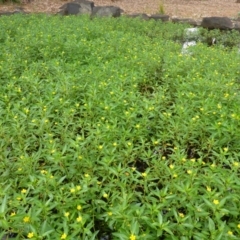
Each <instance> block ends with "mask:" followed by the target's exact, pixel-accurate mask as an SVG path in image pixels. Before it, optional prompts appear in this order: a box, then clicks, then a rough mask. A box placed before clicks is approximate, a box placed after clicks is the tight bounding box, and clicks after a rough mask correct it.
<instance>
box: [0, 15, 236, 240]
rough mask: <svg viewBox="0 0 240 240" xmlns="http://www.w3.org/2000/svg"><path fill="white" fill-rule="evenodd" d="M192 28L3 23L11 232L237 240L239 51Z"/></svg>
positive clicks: (2, 122) (67, 20) (4, 211)
mask: <svg viewBox="0 0 240 240" xmlns="http://www.w3.org/2000/svg"><path fill="white" fill-rule="evenodd" d="M186 27H187V26H186V25H177V24H171V23H164V24H163V23H160V22H155V21H147V22H144V21H141V20H139V19H127V18H124V17H122V18H119V19H108V18H104V19H97V18H96V19H93V20H91V21H90V20H89V18H88V17H86V16H82V17H79V16H78V17H77V16H68V17H59V16H45V15H27V16H22V15H13V16H11V17H1V18H0V28H1V32H0V42H1V45H0V72H1V74H0V82H1V87H0V90H1V95H0V96H1V97H0V112H1V115H0V126H1V128H0V146H1V151H0V175H1V178H0V189H1V190H0V216H1V218H0V238H2V237H3V236H4V235H5V236H6V234H7V235H8V236H9V237H12V239H84V240H88V239H89V240H90V239H123V240H125V239H130V240H140V239H144V240H145V239H151V240H153V239H173V240H174V239H181V240H185V239H196V240H198V239H199V240H200V239H201V240H202V239H213V240H216V239H239V237H240V217H239V204H240V202H239V201H240V197H239V196H240V180H239V168H240V163H239V157H240V152H239V148H240V147H239V142H240V127H239V120H240V110H239V104H240V98H239V80H240V79H239V74H240V69H239V60H240V55H239V54H237V49H236V48H234V47H233V48H231V49H226V48H223V47H222V46H221V45H219V46H218V45H217V46H215V47H207V45H205V44H203V43H198V44H197V46H195V47H194V48H192V50H191V52H192V54H191V55H182V54H180V53H181V47H182V45H181V43H180V42H181V37H182V36H183V35H184V29H185V28H186ZM234 34H235V33H234Z"/></svg>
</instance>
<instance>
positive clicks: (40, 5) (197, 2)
mask: <svg viewBox="0 0 240 240" xmlns="http://www.w3.org/2000/svg"><path fill="white" fill-rule="evenodd" d="M236 1H237V0H93V2H94V4H95V6H105V5H113V6H119V7H120V8H122V9H123V10H124V12H125V13H126V14H131V13H147V14H154V13H159V12H160V8H161V11H164V13H165V14H168V15H170V16H171V17H179V18H194V19H200V18H202V17H209V16H219V17H223V16H225V17H230V18H236V17H238V16H240V3H236ZM23 2H25V3H22V4H12V3H9V4H4V5H3V4H2V5H0V11H13V10H15V9H16V7H17V6H21V7H23V8H24V10H25V11H26V12H46V13H56V12H58V11H59V7H60V6H62V5H63V4H64V3H67V2H71V1H67V0H23ZM160 6H161V7H160Z"/></svg>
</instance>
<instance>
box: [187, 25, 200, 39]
mask: <svg viewBox="0 0 240 240" xmlns="http://www.w3.org/2000/svg"><path fill="white" fill-rule="evenodd" d="M184 38H185V39H186V40H187V41H197V40H198V38H199V29H198V28H186V29H185V31H184Z"/></svg>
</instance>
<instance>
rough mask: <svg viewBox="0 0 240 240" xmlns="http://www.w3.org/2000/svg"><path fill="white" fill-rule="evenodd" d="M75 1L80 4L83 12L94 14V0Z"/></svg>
mask: <svg viewBox="0 0 240 240" xmlns="http://www.w3.org/2000/svg"><path fill="white" fill-rule="evenodd" d="M74 2H76V3H78V4H80V6H81V8H80V13H81V14H84V13H88V14H92V10H93V8H94V2H91V1H86V0H75V1H74Z"/></svg>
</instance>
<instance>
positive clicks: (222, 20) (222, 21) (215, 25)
mask: <svg viewBox="0 0 240 240" xmlns="http://www.w3.org/2000/svg"><path fill="white" fill-rule="evenodd" d="M201 27H204V28H208V29H211V30H212V29H220V30H228V29H232V28H233V23H232V21H231V19H230V18H227V17H204V18H203V20H202V23H201Z"/></svg>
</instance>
